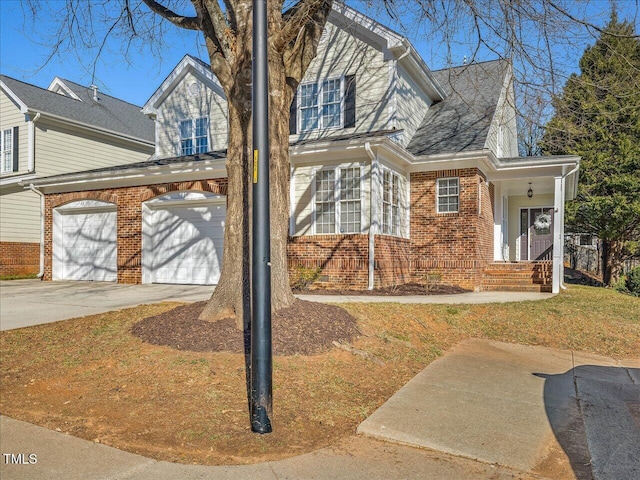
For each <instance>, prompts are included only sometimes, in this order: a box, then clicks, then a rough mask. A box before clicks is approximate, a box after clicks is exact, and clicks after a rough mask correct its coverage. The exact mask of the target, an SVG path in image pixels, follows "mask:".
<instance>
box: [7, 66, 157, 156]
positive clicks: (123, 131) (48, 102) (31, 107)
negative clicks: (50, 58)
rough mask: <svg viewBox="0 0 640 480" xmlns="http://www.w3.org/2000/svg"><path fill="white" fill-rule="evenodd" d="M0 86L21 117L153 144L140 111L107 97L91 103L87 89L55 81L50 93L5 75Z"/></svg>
mask: <svg viewBox="0 0 640 480" xmlns="http://www.w3.org/2000/svg"><path fill="white" fill-rule="evenodd" d="M0 83H1V84H2V88H3V90H5V91H6V92H7V94H8V95H9V96H10V97H11V98H12V99H14V101H16V103H17V104H18V105H19V106H20V108H21V111H22V112H23V113H25V114H26V113H41V114H42V115H45V116H49V117H51V118H55V119H57V120H60V121H63V122H67V123H70V124H74V125H77V126H81V127H85V128H89V129H93V130H97V131H102V132H104V133H107V134H110V135H117V136H119V137H124V138H128V139H131V140H134V141H142V142H144V143H147V144H153V143H154V141H155V127H154V124H153V121H152V120H150V119H149V118H147V117H146V116H145V115H144V114H143V113H142V112H141V111H140V107H138V106H136V105H132V104H130V103H127V102H125V101H123V100H120V99H118V98H115V97H112V96H110V95H107V94H104V93H100V96H99V99H98V101H94V100H93V91H92V90H91V88H87V87H85V86H82V85H79V84H77V83H74V82H71V81H69V80H63V79H60V78H57V77H56V79H54V81H53V82H52V83H51V85H50V88H52V90H49V89H44V88H40V87H36V86H35V85H31V84H29V83H25V82H22V81H20V80H16V79H15V78H11V77H7V76H6V75H0ZM58 92H60V93H58Z"/></svg>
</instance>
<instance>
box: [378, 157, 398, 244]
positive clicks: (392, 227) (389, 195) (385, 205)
mask: <svg viewBox="0 0 640 480" xmlns="http://www.w3.org/2000/svg"><path fill="white" fill-rule="evenodd" d="M387 178H388V179H387ZM401 183H402V182H401V181H400V175H399V174H398V173H397V172H394V171H393V170H390V169H388V168H383V169H382V234H383V235H393V236H396V237H399V236H401V231H402V227H401V223H402V209H401V208H400V205H401V202H400V199H401V193H400V188H401ZM387 186H388V187H389V188H390V190H389V192H387V191H386V189H387ZM394 186H395V188H394ZM394 191H395V198H394ZM387 209H388V212H387ZM385 220H386V221H385Z"/></svg>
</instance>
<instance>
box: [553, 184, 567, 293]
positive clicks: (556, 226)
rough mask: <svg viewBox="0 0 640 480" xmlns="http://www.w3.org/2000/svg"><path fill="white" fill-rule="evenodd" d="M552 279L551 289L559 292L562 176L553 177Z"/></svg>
mask: <svg viewBox="0 0 640 480" xmlns="http://www.w3.org/2000/svg"><path fill="white" fill-rule="evenodd" d="M553 207H554V209H553V211H554V219H553V281H552V284H551V291H552V292H553V293H559V292H560V286H561V285H562V276H563V270H564V178H563V177H562V176H560V177H555V178H554V195H553Z"/></svg>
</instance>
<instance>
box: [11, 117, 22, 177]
mask: <svg viewBox="0 0 640 480" xmlns="http://www.w3.org/2000/svg"><path fill="white" fill-rule="evenodd" d="M12 153H13V171H14V172H17V171H18V169H19V168H20V165H19V164H18V127H13V152H12Z"/></svg>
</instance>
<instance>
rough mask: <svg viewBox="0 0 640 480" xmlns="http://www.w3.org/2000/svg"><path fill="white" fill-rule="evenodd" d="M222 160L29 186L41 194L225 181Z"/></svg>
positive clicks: (83, 175) (81, 176) (68, 177)
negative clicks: (41, 192)
mask: <svg viewBox="0 0 640 480" xmlns="http://www.w3.org/2000/svg"><path fill="white" fill-rule="evenodd" d="M226 177H227V170H226V166H225V159H219V160H205V161H202V162H189V163H181V164H174V165H154V166H148V167H140V168H132V169H125V170H122V171H113V170H110V171H104V172H84V173H79V174H72V175H65V176H64V177H61V178H57V179H56V178H51V179H46V178H43V179H40V180H35V181H33V182H30V183H32V184H33V185H34V186H36V187H38V189H39V190H41V191H43V192H44V193H63V192H75V191H84V190H96V189H103V188H117V187H130V186H138V185H153V184H158V183H168V182H170V183H173V182H181V181H190V180H209V179H213V178H226Z"/></svg>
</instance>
